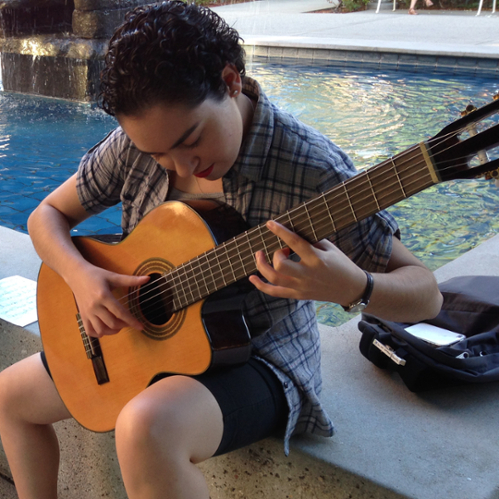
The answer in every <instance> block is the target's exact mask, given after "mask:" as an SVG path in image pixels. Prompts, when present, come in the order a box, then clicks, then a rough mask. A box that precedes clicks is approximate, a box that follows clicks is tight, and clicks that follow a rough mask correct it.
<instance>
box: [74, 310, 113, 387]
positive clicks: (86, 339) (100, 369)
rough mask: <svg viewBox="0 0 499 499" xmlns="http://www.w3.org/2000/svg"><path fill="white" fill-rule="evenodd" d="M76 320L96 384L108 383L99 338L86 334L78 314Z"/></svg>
mask: <svg viewBox="0 0 499 499" xmlns="http://www.w3.org/2000/svg"><path fill="white" fill-rule="evenodd" d="M76 320H77V321H78V329H79V330H80V335H81V339H82V341H83V346H84V347H85V353H86V354H87V359H89V360H90V361H92V367H93V369H94V374H95V379H96V381H97V384H98V385H103V384H104V383H108V382H109V375H108V373H107V369H106V363H105V362H104V357H103V356H102V350H101V347H100V342H99V340H98V339H97V338H92V337H90V336H88V334H87V333H86V331H85V326H84V325H83V321H82V320H81V316H80V314H76Z"/></svg>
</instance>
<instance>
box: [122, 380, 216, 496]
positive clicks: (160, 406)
mask: <svg viewBox="0 0 499 499" xmlns="http://www.w3.org/2000/svg"><path fill="white" fill-rule="evenodd" d="M222 434H223V416H222V412H221V410H220V407H219V405H218V403H217V401H216V400H215V398H214V397H213V395H212V394H211V392H210V391H209V390H208V389H207V388H206V387H205V386H204V385H202V384H201V383H199V382H198V381H196V380H194V379H192V378H188V377H185V376H172V377H169V378H165V379H162V380H161V381H159V382H157V383H155V384H154V385H152V386H150V387H149V388H147V389H146V390H145V391H143V392H142V393H141V394H139V395H138V396H137V397H135V399H133V400H132V401H131V402H130V403H129V404H128V405H127V406H126V407H125V408H124V409H123V410H122V412H121V414H120V416H119V418H118V422H117V426H116V448H117V451H118V459H119V461H120V466H121V471H122V475H123V480H124V483H125V487H126V490H127V493H128V497H129V499H138V498H140V499H159V498H161V499H164V498H166V497H167V498H168V499H208V498H209V493H208V487H207V485H206V481H205V479H204V476H203V474H202V473H201V471H200V470H199V469H198V468H197V467H196V465H195V464H196V463H199V462H201V461H204V460H205V459H208V458H209V457H211V456H212V455H213V454H214V453H215V451H216V450H217V448H218V446H219V444H220V441H221V439H222Z"/></svg>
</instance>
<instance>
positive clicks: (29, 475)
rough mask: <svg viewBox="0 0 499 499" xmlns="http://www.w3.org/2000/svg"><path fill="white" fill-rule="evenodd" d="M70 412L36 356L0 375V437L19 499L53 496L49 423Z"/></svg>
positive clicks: (54, 461)
mask: <svg viewBox="0 0 499 499" xmlns="http://www.w3.org/2000/svg"><path fill="white" fill-rule="evenodd" d="M69 417H70V415H69V413H68V411H67V409H66V408H65V407H64V404H63V402H62V400H61V398H60V397H59V394H58V393H57V390H56V388H55V386H54V383H53V382H52V380H51V379H50V376H49V375H48V374H47V371H46V369H45V367H44V366H43V364H42V361H41V359H40V355H39V354H36V355H33V356H31V357H28V358H27V359H24V360H22V361H20V362H18V363H16V364H14V365H12V366H10V367H9V368H7V369H5V370H4V371H3V372H1V373H0V435H1V437H2V444H3V447H4V450H5V453H6V455H7V459H8V461H9V465H10V469H11V471H12V475H13V477H14V482H15V484H16V490H17V493H18V495H19V498H20V499H35V498H36V499H55V498H56V497H57V475H58V471H59V444H58V441H57V437H56V435H55V432H54V430H53V428H52V424H51V423H55V422H56V421H60V420H61V419H67V418H69Z"/></svg>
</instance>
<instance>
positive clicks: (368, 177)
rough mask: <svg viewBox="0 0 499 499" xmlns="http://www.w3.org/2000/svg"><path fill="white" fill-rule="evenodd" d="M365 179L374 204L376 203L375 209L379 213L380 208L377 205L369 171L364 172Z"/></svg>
mask: <svg viewBox="0 0 499 499" xmlns="http://www.w3.org/2000/svg"><path fill="white" fill-rule="evenodd" d="M366 178H367V181H368V182H369V188H370V190H371V193H372V196H373V199H374V202H375V203H376V208H377V210H378V211H381V208H380V206H379V203H378V198H377V197H376V192H375V191H374V187H373V184H372V182H371V176H370V175H369V170H367V171H366Z"/></svg>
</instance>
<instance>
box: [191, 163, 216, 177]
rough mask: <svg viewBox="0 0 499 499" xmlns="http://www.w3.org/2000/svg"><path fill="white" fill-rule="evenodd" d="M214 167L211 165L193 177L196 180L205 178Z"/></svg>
mask: <svg viewBox="0 0 499 499" xmlns="http://www.w3.org/2000/svg"><path fill="white" fill-rule="evenodd" d="M214 166H215V165H211V166H209V167H208V168H206V170H203V171H202V172H199V173H195V174H194V176H195V177H198V178H204V177H207V176H208V175H209V174H210V173H211V172H212V171H213V168H214Z"/></svg>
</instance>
